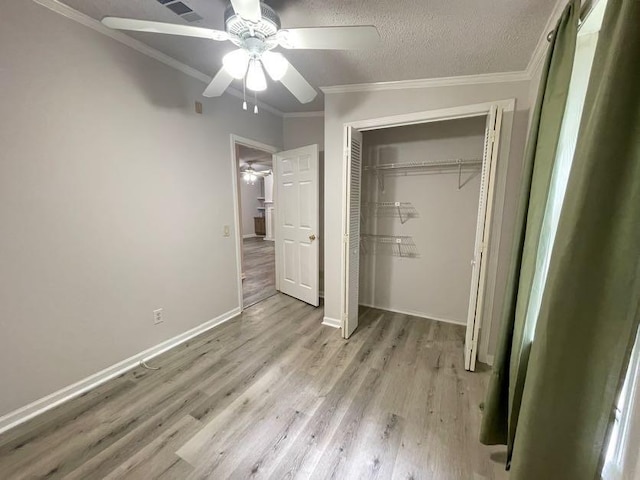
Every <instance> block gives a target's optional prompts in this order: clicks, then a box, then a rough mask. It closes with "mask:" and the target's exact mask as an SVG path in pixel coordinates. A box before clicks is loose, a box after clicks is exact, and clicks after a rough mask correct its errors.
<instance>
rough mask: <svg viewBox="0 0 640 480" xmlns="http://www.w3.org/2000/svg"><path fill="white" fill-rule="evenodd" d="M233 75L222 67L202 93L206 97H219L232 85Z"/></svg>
mask: <svg viewBox="0 0 640 480" xmlns="http://www.w3.org/2000/svg"><path fill="white" fill-rule="evenodd" d="M232 81H233V77H232V76H231V75H230V74H229V73H228V72H227V71H226V70H225V68H224V67H222V68H221V69H220V70H219V71H218V73H216V76H215V77H213V80H211V83H210V84H209V86H208V87H207V89H206V90H205V91H204V93H203V94H202V95H204V96H205V97H219V96H220V95H222V94H223V93H224V91H225V90H226V89H227V87H229V85H231V82H232Z"/></svg>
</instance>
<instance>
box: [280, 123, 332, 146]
mask: <svg viewBox="0 0 640 480" xmlns="http://www.w3.org/2000/svg"><path fill="white" fill-rule="evenodd" d="M283 136H284V148H285V149H286V150H291V149H294V148H298V147H304V146H306V145H312V144H314V143H316V144H318V147H319V148H320V150H321V151H322V150H324V117H316V116H314V117H285V118H284V126H283Z"/></svg>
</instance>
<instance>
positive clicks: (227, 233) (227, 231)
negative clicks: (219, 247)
mask: <svg viewBox="0 0 640 480" xmlns="http://www.w3.org/2000/svg"><path fill="white" fill-rule="evenodd" d="M222 235H224V236H225V237H230V236H231V229H230V228H229V225H225V226H224V228H223V229H222Z"/></svg>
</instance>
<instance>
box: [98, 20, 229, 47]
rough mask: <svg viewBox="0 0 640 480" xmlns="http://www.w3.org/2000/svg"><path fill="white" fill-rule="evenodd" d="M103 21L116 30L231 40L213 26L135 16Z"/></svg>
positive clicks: (225, 33)
mask: <svg viewBox="0 0 640 480" xmlns="http://www.w3.org/2000/svg"><path fill="white" fill-rule="evenodd" d="M102 23H103V24H104V25H105V26H107V27H109V28H113V29H114V30H132V31H136V32H150V33H164V34H168V35H181V36H183V37H198V38H209V39H211V40H218V41H220V42H222V41H225V40H229V35H228V34H227V32H223V31H221V30H213V29H211V28H202V27H193V26H191V25H177V24H175V23H162V22H150V21H148V20H136V19H133V18H119V17H104V18H103V19H102Z"/></svg>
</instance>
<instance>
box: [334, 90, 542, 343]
mask: <svg viewBox="0 0 640 480" xmlns="http://www.w3.org/2000/svg"><path fill="white" fill-rule="evenodd" d="M529 83H530V82H529V81H518V82H500V83H482V84H475V85H458V86H446V87H426V88H410V89H404V90H379V91H368V92H350V93H330V94H325V197H324V199H325V200H324V203H325V240H326V242H325V258H334V259H336V261H334V262H327V263H326V265H325V315H326V316H328V317H331V318H335V319H339V318H340V317H341V312H340V307H341V291H342V276H341V272H340V268H341V267H340V262H338V261H337V259H339V258H340V257H341V248H342V237H341V235H342V201H343V198H342V196H343V193H342V178H343V172H344V156H343V152H342V150H343V132H344V124H345V123H348V122H353V121H357V120H366V119H372V118H378V117H383V116H389V115H399V114H405V113H410V112H419V111H424V110H436V109H441V108H449V107H455V106H462V105H469V104H475V103H482V102H490V101H496V100H503V99H509V98H515V99H516V111H515V113H511V114H507V115H506V118H505V120H510V119H512V120H513V129H512V131H504V132H503V133H504V135H503V138H502V145H501V149H502V150H504V146H505V144H510V150H509V152H510V153H509V156H508V158H506V156H505V155H501V156H500V158H499V161H498V176H499V175H500V174H501V172H503V170H504V169H507V171H506V172H505V173H506V185H504V186H503V187H502V186H497V189H496V195H498V196H501V195H503V194H504V196H505V204H504V211H496V212H495V215H494V218H495V221H494V225H493V236H494V238H496V241H494V242H493V245H492V251H490V252H489V255H488V261H489V262H492V261H495V262H497V264H498V274H497V276H496V277H495V278H490V279H488V282H487V288H488V289H495V297H494V298H495V299H496V302H494V304H493V305H489V304H486V303H485V306H486V309H485V312H484V318H485V326H484V328H483V329H482V330H483V331H482V333H481V345H480V351H482V349H483V347H484V348H485V350H487V349H488V350H489V352H491V351H493V348H494V345H495V335H497V331H498V328H497V325H496V324H495V323H496V322H497V319H498V318H499V315H500V314H499V312H500V309H501V300H502V296H503V292H504V285H505V281H506V274H507V271H508V263H509V257H510V249H511V237H512V230H513V221H514V215H515V206H516V199H517V195H518V190H519V187H520V171H521V168H522V153H523V150H524V142H525V137H526V131H527V121H528V109H529ZM498 232H499V235H498ZM498 236H499V239H498V238H497V237H498ZM489 327H490V328H489ZM489 331H491V333H492V335H491V338H489V336H488V333H489Z"/></svg>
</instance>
